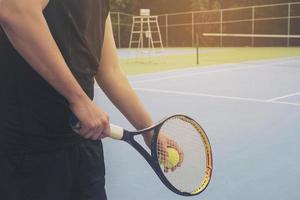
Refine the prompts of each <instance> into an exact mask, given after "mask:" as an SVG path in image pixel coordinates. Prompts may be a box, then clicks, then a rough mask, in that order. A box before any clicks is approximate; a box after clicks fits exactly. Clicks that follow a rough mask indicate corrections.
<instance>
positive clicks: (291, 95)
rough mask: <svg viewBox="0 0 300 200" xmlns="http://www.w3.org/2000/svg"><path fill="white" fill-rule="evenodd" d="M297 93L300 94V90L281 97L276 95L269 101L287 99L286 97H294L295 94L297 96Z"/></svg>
mask: <svg viewBox="0 0 300 200" xmlns="http://www.w3.org/2000/svg"><path fill="white" fill-rule="evenodd" d="M297 95H300V92H296V93H293V94H288V95H285V96H281V97H275V98H272V99H269V100H267V101H268V102H272V101H277V100H279V99H285V98H288V97H293V96H297Z"/></svg>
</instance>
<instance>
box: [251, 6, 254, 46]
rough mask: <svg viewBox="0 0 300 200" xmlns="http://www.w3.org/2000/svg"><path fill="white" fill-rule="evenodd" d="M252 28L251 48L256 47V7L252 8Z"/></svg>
mask: <svg viewBox="0 0 300 200" xmlns="http://www.w3.org/2000/svg"><path fill="white" fill-rule="evenodd" d="M251 23H252V28H251V33H252V37H251V46H252V47H254V34H255V6H253V7H252V21H251Z"/></svg>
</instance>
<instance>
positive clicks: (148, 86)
mask: <svg viewBox="0 0 300 200" xmlns="http://www.w3.org/2000/svg"><path fill="white" fill-rule="evenodd" d="M287 50H288V49H287ZM214 51H217V49H215V50H214ZM220 51H223V50H221V49H220ZM297 52H298V56H297V55H295V54H297V53H292V54H291V56H287V55H286V56H281V57H280V56H278V57H277V58H275V57H274V58H269V59H267V58H265V59H257V60H255V59H250V60H248V61H246V60H245V61H240V62H225V63H223V64H220V63H216V64H210V65H207V66H205V65H204V66H198V67H189V68H187V67H186V66H184V67H183V68H181V69H173V70H166V71H162V72H157V71H156V72H152V73H145V74H143V73H142V74H139V75H131V76H129V79H130V81H131V83H132V85H133V87H134V88H135V90H136V91H137V93H138V94H139V96H140V98H141V99H142V101H143V102H144V103H145V105H146V107H147V109H148V110H149V111H150V113H151V114H152V116H153V118H154V120H155V121H157V120H160V119H161V118H163V117H166V116H168V115H172V114H175V113H183V114H187V115H190V116H192V117H193V118H195V119H196V120H197V121H199V122H200V123H201V124H202V126H203V127H204V129H205V130H206V132H207V134H208V136H209V138H210V142H211V144H212V149H213V156H214V172H213V178H212V181H211V183H210V185H209V186H208V188H207V190H206V191H204V192H203V193H202V194H201V195H200V196H197V197H193V198H190V199H203V200H206V199H207V200H208V199H228V200H240V199H243V200H250V199H251V200H252V199H264V200H273V199H290V200H293V199H297V198H298V197H299V190H298V178H299V177H300V168H299V166H300V154H299V145H300V123H299V121H300V79H299V74H300V65H299V63H300V51H299V49H297ZM95 101H96V102H97V103H98V104H99V105H100V106H101V107H104V108H105V110H106V111H107V112H108V113H109V114H110V117H111V121H112V122H113V123H115V124H119V125H122V126H124V127H126V128H129V129H131V126H130V125H129V123H128V122H127V121H126V119H125V118H124V117H122V116H121V114H120V113H119V112H118V111H117V110H116V109H115V108H114V107H113V106H112V105H111V104H110V103H109V101H108V100H107V99H106V97H105V96H104V95H103V94H102V93H101V91H100V89H96V98H95ZM104 147H105V156H106V173H107V192H108V197H109V199H111V200H118V199H124V200H126V199H128V200H129V199H130V200H132V199H145V200H152V199H157V200H171V199H172V200H173V199H178V200H179V199H186V198H184V197H180V196H177V195H175V194H173V193H172V192H170V191H169V190H168V189H167V188H165V187H164V185H163V184H162V183H161V182H160V181H159V179H158V178H157V176H156V175H155V173H154V172H153V171H152V169H151V168H150V167H149V166H148V164H147V163H146V162H145V160H144V159H143V158H142V156H140V155H139V154H138V153H137V152H136V151H135V150H134V149H132V148H131V147H130V146H129V145H128V144H126V143H123V142H120V141H114V140H111V139H106V140H104ZM124 172H125V173H124Z"/></svg>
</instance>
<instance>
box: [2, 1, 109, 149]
mask: <svg viewBox="0 0 300 200" xmlns="http://www.w3.org/2000/svg"><path fill="white" fill-rule="evenodd" d="M108 12H109V0H50V1H49V4H48V5H47V7H46V8H45V10H44V16H45V18H46V20H47V23H48V25H49V28H50V31H51V33H52V35H53V37H54V39H55V41H56V43H57V45H58V47H59V49H60V51H61V53H62V54H63V57H64V59H65V61H66V63H67V65H68V66H69V68H70V69H71V71H72V73H73V75H74V76H75V78H76V79H77V81H78V82H79V84H80V85H81V87H82V88H83V90H84V91H85V92H86V93H87V95H88V96H89V97H90V98H91V99H93V96H94V75H95V73H96V71H97V67H98V66H99V63H100V55H101V48H102V44H103V38H104V29H105V21H106V18H107V15H108ZM69 113H70V110H69V105H68V102H67V101H66V99H65V98H64V97H63V96H61V95H60V94H59V93H58V92H57V91H56V90H54V88H52V87H51V86H50V85H49V84H48V83H47V82H46V81H45V80H44V79H43V78H42V77H41V76H40V75H38V74H37V73H36V72H35V71H34V70H33V69H32V67H31V66H30V65H29V64H28V63H27V62H26V61H25V60H24V59H23V58H22V57H21V56H20V55H19V54H18V52H17V51H16V50H15V49H14V48H13V46H12V45H11V44H10V42H9V40H8V39H7V37H6V35H5V33H4V32H3V30H2V29H1V27H0V151H1V150H8V151H20V150H22V151H24V150H29V151H30V150H34V151H35V150H37V151H40V150H43V149H49V148H51V147H53V148H55V147H59V146H64V145H65V144H69V143H73V142H75V141H78V140H79V139H80V137H79V136H78V135H77V134H75V133H74V132H73V131H72V130H71V128H70V127H69V124H68V116H69Z"/></svg>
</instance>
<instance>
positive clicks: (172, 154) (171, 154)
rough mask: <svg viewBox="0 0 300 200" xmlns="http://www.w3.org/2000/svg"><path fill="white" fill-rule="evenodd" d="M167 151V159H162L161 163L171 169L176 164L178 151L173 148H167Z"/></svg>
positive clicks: (178, 157)
mask: <svg viewBox="0 0 300 200" xmlns="http://www.w3.org/2000/svg"><path fill="white" fill-rule="evenodd" d="M167 152H168V160H166V161H163V162H162V164H163V165H164V167H166V168H168V169H171V168H173V167H175V166H176V165H177V164H178V162H179V159H180V156H179V153H178V151H177V150H176V149H174V148H167Z"/></svg>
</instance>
